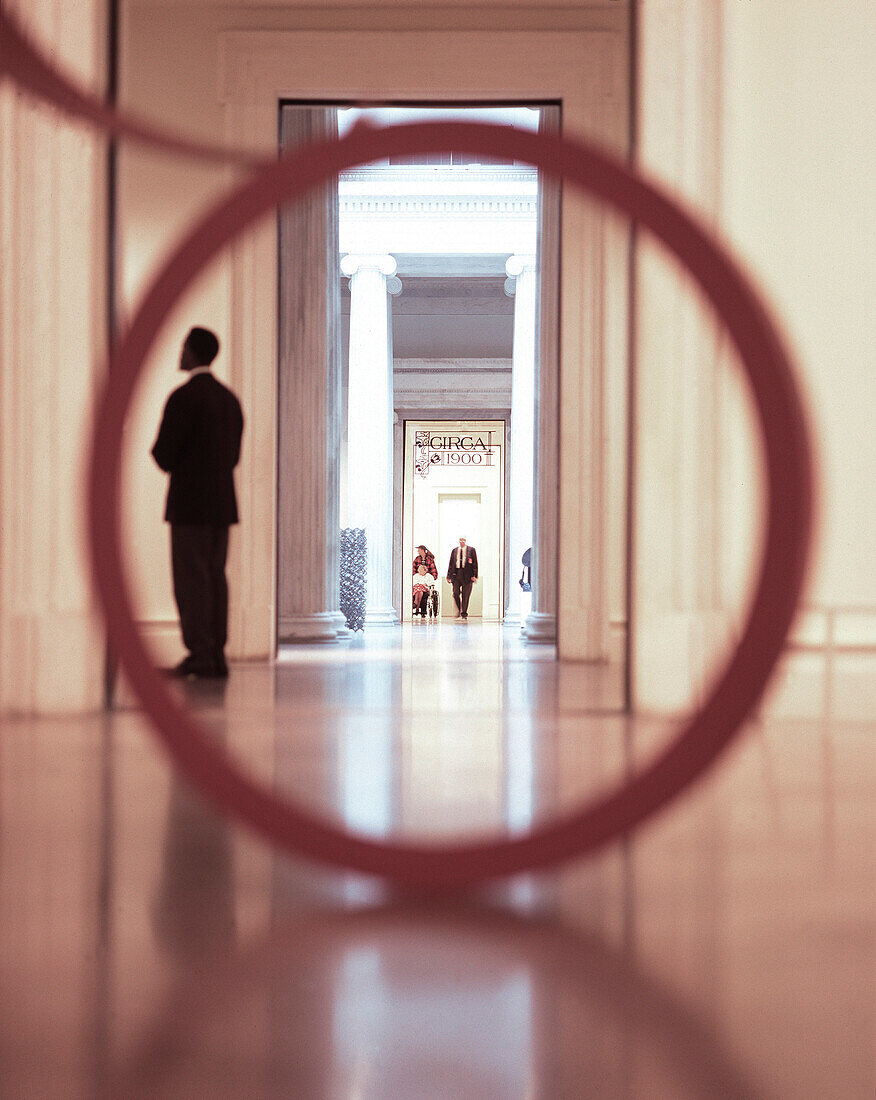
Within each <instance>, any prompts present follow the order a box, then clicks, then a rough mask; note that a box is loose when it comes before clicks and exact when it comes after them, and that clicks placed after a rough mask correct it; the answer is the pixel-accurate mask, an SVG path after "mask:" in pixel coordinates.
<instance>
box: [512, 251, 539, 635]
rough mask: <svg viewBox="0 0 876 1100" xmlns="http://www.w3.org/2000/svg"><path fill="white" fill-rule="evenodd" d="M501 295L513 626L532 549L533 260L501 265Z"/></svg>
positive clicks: (516, 259) (514, 258) (514, 259)
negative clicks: (508, 355) (509, 351)
mask: <svg viewBox="0 0 876 1100" xmlns="http://www.w3.org/2000/svg"><path fill="white" fill-rule="evenodd" d="M505 270H506V272H507V273H508V280H507V282H506V284H505V287H506V291H507V292H508V293H513V294H514V360H513V367H512V374H511V479H510V481H511V484H510V488H509V493H510V497H511V500H510V507H509V515H508V521H509V522H508V541H509V543H510V547H511V552H510V560H511V576H510V577H509V584H508V606H507V607H506V609H505V622H506V623H519V622H520V611H521V603H522V600H521V597H522V595H523V593H522V590H521V588H520V585H519V584H518V583H517V581H518V578H519V575H520V571H521V569H522V565H521V559H522V557H523V554H524V552H525V551H526V550H528V549H529V547H530V546H532V487H533V459H534V454H533V433H534V416H535V414H534V409H533V404H534V399H535V256H512V257H511V259H510V260H509V261H508V263H507V264H506V265H505Z"/></svg>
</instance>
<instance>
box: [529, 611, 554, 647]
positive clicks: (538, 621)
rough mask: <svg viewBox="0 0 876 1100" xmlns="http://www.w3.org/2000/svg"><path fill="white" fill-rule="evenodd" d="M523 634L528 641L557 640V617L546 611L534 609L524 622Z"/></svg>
mask: <svg viewBox="0 0 876 1100" xmlns="http://www.w3.org/2000/svg"><path fill="white" fill-rule="evenodd" d="M522 629H523V636H524V637H525V638H526V640H527V641H528V642H555V641H556V640H557V617H556V615H551V614H548V612H546V611H533V612H532V613H531V614H530V615H528V616H527V617H526V621H525V622H524V623H523V627H522Z"/></svg>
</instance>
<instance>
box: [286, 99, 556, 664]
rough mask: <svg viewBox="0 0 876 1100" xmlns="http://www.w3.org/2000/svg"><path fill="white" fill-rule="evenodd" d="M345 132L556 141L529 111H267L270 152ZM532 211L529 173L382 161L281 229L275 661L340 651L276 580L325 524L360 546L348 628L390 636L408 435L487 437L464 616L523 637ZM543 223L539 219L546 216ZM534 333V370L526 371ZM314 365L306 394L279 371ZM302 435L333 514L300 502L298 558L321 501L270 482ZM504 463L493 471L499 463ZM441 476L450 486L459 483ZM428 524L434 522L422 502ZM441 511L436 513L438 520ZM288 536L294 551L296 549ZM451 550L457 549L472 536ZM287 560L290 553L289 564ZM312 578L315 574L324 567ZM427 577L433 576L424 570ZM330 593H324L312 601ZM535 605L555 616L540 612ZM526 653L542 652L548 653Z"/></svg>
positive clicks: (532, 382)
mask: <svg viewBox="0 0 876 1100" xmlns="http://www.w3.org/2000/svg"><path fill="white" fill-rule="evenodd" d="M363 114H367V115H368V118H369V121H371V122H374V123H378V124H379V123H392V122H399V121H408V120H411V119H415V118H423V119H430V120H431V119H437V118H441V119H445V118H447V117H451V118H467V119H477V120H481V121H491V122H497V123H501V124H504V125H512V126H517V127H520V128H522V129H528V130H530V131H536V130H538V129H539V128H543V127H544V124H545V119H546V118H547V119H548V121H549V122H550V121H552V123H553V124H554V125H558V121H559V116H558V109H557V108H556V107H552V106H545V105H541V106H537V105H530V104H525V105H522V104H518V105H507V104H503V105H486V104H479V105H477V106H473V105H471V106H467V107H462V106H447V105H444V106H441V107H437V106H418V107H412V106H387V107H384V108H371V109H369V110H368V111H367V112H363V111H361V110H359V109H354V108H344V107H337V106H331V105H328V106H316V105H302V104H287V105H284V106H283V107H282V110H281V135H282V143H283V148H284V150H286V149H289V148H291V147H292V146H294V145H295V144H297V143H299V142H300V141H302V140H308V139H312V138H313V137H318V136H325V135H326V134H328V135H331V134H332V133H343V132H344V131H345V130H346V129H348V128H349V127H350V126H352V125H354V124H355V123H356V122H357V121H358V120H359V119H360V118H361V117H362V116H363ZM540 192H541V188H540V183H539V174H538V172H537V170H536V169H534V168H533V167H532V166H530V165H526V164H522V163H515V162H513V161H511V162H507V163H497V162H496V161H494V160H488V159H484V160H481V159H479V158H478V157H476V156H472V155H467V156H458V155H457V154H455V153H452V152H448V153H444V154H436V155H435V156H427V157H420V158H416V159H411V158H405V157H399V158H393V159H391V160H387V161H386V162H376V163H373V164H369V165H367V166H363V167H361V168H357V169H355V170H353V171H350V172H346V173H344V174H342V176H341V178H340V181H339V186H338V191H337V193H336V194H335V193H331V194H330V193H329V192H328V189H326V191H325V193H323V194H321V195H319V196H318V197H317V198H316V199H315V201H314V202H312V203H311V205H310V209H308V208H307V205H306V204H301V203H299V204H296V208H295V209H294V210H292V211H284V213H283V215H282V216H281V223H280V230H281V233H280V256H281V269H280V280H281V293H280V304H281V308H280V332H281V339H280V350H281V370H280V424H279V433H280V470H279V493H278V505H279V522H278V554H277V562H278V585H277V587H278V595H279V599H278V638H279V640H280V642H281V644H282V643H284V642H294V641H299V640H302V641H310V640H314V639H316V638H319V639H321V640H330V639H331V638H333V637H338V636H342V634H343V630H342V628H340V627H339V624H338V622H337V619H336V618H332V617H331V611H332V609H331V608H328V607H318V606H315V605H313V606H304V604H305V603H306V602H307V601H310V603H311V604H313V603H314V601H313V598H314V596H316V595H317V592H316V591H315V590H314V588H313V587H308V590H307V591H306V592H305V591H304V590H303V585H302V584H301V582H300V581H296V579H295V576H294V569H295V567H296V562H298V561H299V560H301V556H302V554H306V555H307V557H308V560H310V561H313V559H314V557H315V556H316V555H317V554H318V545H317V544H318V541H319V538H320V537H321V535H322V533H323V532H325V533H326V536H327V538H328V539H329V540H330V539H331V521H330V520H329V519H328V517H329V515H330V514H331V513H332V512H333V510H334V508H335V507H337V515H338V520H337V524H338V528H339V529H340V528H360V529H364V530H365V532H366V541H367V575H366V583H365V585H364V587H365V590H366V592H367V601H368V604H367V612H366V628H367V627H377V626H383V625H391V624H392V623H393V622H399V621H405V620H407V619H409V617H410V587H411V581H410V572H411V571H410V561H411V559H412V556H413V555H412V554H410V553H409V550H410V549H411V547H410V546H409V545H408V544H409V543H410V542H411V539H412V538H417V535H416V534H414V533H413V532H412V531H411V530H407V529H405V524H406V522H408V523H409V521H410V516H408V520H407V521H405V519H404V515H405V509H406V507H407V503H408V502H407V488H406V486H407V484H408V478H407V476H406V474H405V464H406V463H407V461H408V457H409V456H408V448H407V446H406V445H405V442H404V434H405V424H406V423H407V424H410V423H412V422H413V421H415V420H416V421H417V422H421V423H423V424H424V425H426V424H429V425H431V426H432V428H433V429H435V430H437V429H438V428H439V427H440V426H441V424H442V423H443V425H444V426H445V427H446V428H448V431H450V430H451V429H452V428H453V427H454V425H456V426H460V425H466V424H469V425H470V424H477V425H484V424H486V423H487V422H489V423H490V427H489V429H487V430H488V431H490V432H492V433H493V435H494V437H495V440H494V442H495V447H496V451H495V453H496V456H498V463H497V465H496V466H495V467H493V469H492V473H491V478H492V479H493V481H495V478H497V477H498V478H500V479H501V482H500V483H498V482H497V483H496V484H493V481H491V483H490V485H489V486H488V487H485V486H475V487H474V489H472V491H473V492H476V493H481V504H482V507H483V508H484V509H486V512H489V514H490V516H491V519H490V522H489V523H488V524H485V525H484V526H483V527H482V528H481V532H480V533H479V535H478V537H479V539H480V540H481V541H482V547H481V551H482V553H481V557H482V559H483V558H484V556H485V557H486V560H487V562H488V565H487V570H488V578H489V584H488V585H487V586H486V587H482V588H481V589H480V591H479V592H478V593H477V595H476V596H475V600H476V606H478V607H480V609H481V612H482V614H483V617H484V618H486V619H488V620H491V621H494V622H501V621H505V622H506V623H513V625H514V626H515V627H516V628H520V627H521V626H522V624H523V621H524V619H525V615H522V614H521V610H522V605H521V599H520V596H521V592H520V589H519V587H518V586H517V585H516V584H515V585H510V584H509V583H508V578H509V576H510V573H511V572H512V571H514V569H515V567H516V566H517V565H518V564H519V561H520V559H521V558H522V555H523V554H524V552H526V551H528V550H530V548H531V547H533V545H534V543H535V542H536V541H537V540H535V538H534V521H535V513H536V508H535V507H534V506H535V505H536V503H537V502H538V501H539V497H540V498H541V499H540V504H541V508H542V511H543V512H545V511H547V512H550V513H552V518H551V521H550V522H548V523H546V524H545V523H543V524H542V534H543V543H542V544H541V545H540V547H539V548H540V549H541V551H542V566H543V569H542V571H541V580H542V593H543V594H545V595H546V594H547V593H548V591H549V589H550V587H551V585H552V584H553V585H555V581H556V569H555V566H554V567H552V563H553V560H554V559H555V557H556V546H555V540H556V529H557V523H556V488H555V484H556V480H555V479H556V469H555V468H554V466H553V463H551V464H550V466H547V465H546V464H544V463H541V464H540V463H539V460H538V457H537V454H536V448H537V436H538V427H539V426H538V424H537V423H536V408H535V404H536V397H537V389H538V377H537V376H538V373H539V371H541V372H543V373H544V374H545V375H548V376H551V377H550V382H551V385H550V386H549V387H548V390H549V391H550V392H551V393H552V394H553V395H554V396H553V406H552V407H551V406H550V404H549V403H548V402H545V401H542V409H541V414H542V417H543V419H552V420H553V423H552V425H551V428H552V433H553V435H554V438H555V437H556V431H557V427H556V416H557V410H556V404H555V401H556V398H555V394H556V342H557V325H558V318H557V312H558V299H557V296H556V293H554V294H553V296H552V298H551V300H550V302H549V304H548V306H547V308H544V303H542V306H543V308H542V310H541V315H540V314H539V287H538V283H539V264H540V263H541V265H542V266H545V265H547V266H550V265H553V266H556V264H557V259H558V256H557V254H558V227H557V225H554V226H553V233H552V234H551V235H550V240H549V241H548V242H547V243H548V248H547V251H546V250H545V242H544V241H543V240H541V239H540V228H541V227H540V219H539V215H540V212H541V206H542V201H541V195H540ZM554 215H555V216H557V217H558V207H555V208H554ZM314 241H315V242H316V249H317V250H318V255H316V254H315V250H314ZM333 242H334V245H333ZM302 244H303V245H304V250H305V251H307V256H306V257H305V258H303V257H302ZM540 252H541V254H540ZM334 257H336V260H334ZM303 260H304V262H303ZM333 261H334V262H333ZM304 272H306V275H305V274H304ZM555 282H556V280H554V283H555ZM338 318H339V321H340V324H339V325H338V324H337V319H338ZM539 328H540V329H541V330H542V334H543V336H544V341H543V343H544V346H545V347H550V348H551V354H550V355H547V356H546V355H544V354H541V355H539V350H540V349H539V348H538V347H537V346H536V333H537V330H538V329H539ZM308 330H311V332H310V333H308ZM315 357H316V358H317V359H319V357H324V361H325V364H326V376H327V378H328V382H327V384H326V386H325V387H324V390H323V391H321V392H319V393H316V394H314V393H313V392H312V389H310V390H308V388H307V387H308V383H307V380H306V379H303V378H302V376H301V371H300V370H296V369H295V365H296V364H300V363H301V362H302V361H306V362H309V363H312V362H313V360H314V358H315ZM314 398H315V399H314ZM334 401H339V410H338V409H333V408H332V405H333V402H334ZM320 417H325V418H326V420H327V421H330V422H331V426H330V429H329V430H328V432H327V434H326V437H325V438H323V437H321V436H320V434H319V428H318V427H316V428H315V427H314V423H315V420H319V419H320ZM314 431H316V434H317V436H319V438H317V440H316V442H317V446H316V448H311V456H312V457H311V460H313V456H314V455H315V456H316V460H317V465H319V466H321V467H322V469H323V470H324V471H325V472H326V475H328V474H329V471H330V467H331V463H332V458H333V456H332V454H331V447H332V443H331V438H332V437H333V436H334V433H337V435H336V438H337V448H338V450H337V459H338V461H337V468H338V470H337V478H338V482H337V504H336V505H335V502H334V500H332V499H330V497H331V493H329V494H328V495H327V496H326V497H325V499H324V501H322V502H321V501H319V500H318V501H317V511H318V510H319V506H320V504H322V505H323V507H324V509H325V514H326V520H327V522H326V523H325V524H323V523H322V518H321V517H320V522H319V523H318V524H317V525H316V528H317V529H316V541H314V524H312V523H309V522H308V521H307V519H306V518H304V517H302V505H303V506H304V507H307V508H311V509H312V508H313V504H314V499H315V494H314V492H313V489H314V487H316V488H317V490H318V493H317V495H322V492H323V487H322V485H319V486H316V485H315V483H316V479H315V477H314V476H312V475H311V479H310V480H311V487H310V490H307V489H304V488H302V489H301V490H298V489H296V488H295V487H294V483H295V481H296V479H297V480H300V478H301V475H302V468H301V463H300V458H298V457H296V458H295V459H294V461H286V462H285V465H284V456H285V455H286V453H287V450H288V448H286V447H284V435H288V437H289V438H290V439H292V440H293V441H294V444H295V450H296V453H297V454H298V455H300V445H301V436H302V434H304V435H307V436H311V437H313V433H314ZM457 434H458V433H457ZM436 438H437V436H436ZM509 452H510V454H511V455H512V458H511V460H510V462H508V463H506V461H505V457H506V454H508V453H509ZM489 453H492V452H489ZM437 454H438V452H437V451H436V457H437ZM445 470H448V471H450V472H451V473H452V474H454V475H456V474H459V473H460V472H465V471H464V468H463V467H462V466H460V468H459V469H458V470H456V471H453V470H452V469H451V467H449V466H447V467H445ZM305 472H306V471H305ZM540 475H541V478H542V480H544V481H545V483H546V485H548V484H549V483H550V481H551V479H553V487H550V488H546V489H545V491H544V492H540V488H541V486H540V483H539V476H540ZM451 482H452V478H451ZM290 483H291V484H292V485H293V491H292V492H291V493H290V492H288V491H287V486H289V485H290ZM443 491H444V492H445V493H451V495H452V493H454V492H463V491H468V489H467V488H466V486H465V485H455V484H453V483H451V484H449V485H448V486H445V487H444V489H443ZM448 499H449V498H448ZM431 506H434V508H436V509H438V505H437V498H436V501H435V502H433V505H431ZM449 507H450V505H449V504H446V505H445V506H444V508H443V509H438V511H440V512H441V513H442V514H443V515H444V516H445V517H446V516H448V515H449V512H448V510H447V509H448V508H449ZM421 509H422V505H421ZM486 512H485V514H486ZM437 515H438V512H436V517H437ZM302 520H303V522H302ZM434 522H435V523H437V522H438V521H437V519H436V520H435V521H434ZM448 522H449V520H448ZM430 523H432V521H430ZM458 523H459V521H456V524H457V526H458ZM296 529H299V530H300V529H304V530H305V531H306V532H307V535H306V536H305V538H304V539H302V536H301V535H300V534H297V533H296ZM458 533H459V532H458ZM435 538H437V531H436V533H435V535H434V536H433V541H434V539H435ZM468 538H469V542H470V544H474V543H473V542H472V533H471V532H469V533H468ZM484 539H486V542H483V540H484ZM552 540H553V542H552ZM455 541H456V538H454V542H455ZM296 542H302V543H303V544H304V545H302V548H301V553H299V552H296V549H295V546H296ZM449 551H450V547H449V546H447V547H444V546H442V547H441V548H440V550H439V551H438V553H439V556H443V557H446V556H449ZM326 558H327V560H329V561H331V559H332V551H331V548H329V547H327V548H326ZM445 564H446V563H445V562H443V561H442V562H440V564H439V569H443V568H444V565H445ZM320 572H321V569H320ZM515 576H516V574H515ZM330 584H331V579H330V577H327V578H326V583H325V586H324V588H325V591H324V593H323V597H322V598H323V600H325V598H327V597H328V595H329V592H328V589H329V586H330ZM316 587H317V589H318V588H319V585H318V584H317V586H316ZM296 589H297V592H296ZM447 596H448V597H449V589H448V593H447ZM545 602H546V603H547V604H551V603H553V605H554V608H555V596H553V597H552V598H547V599H546V600H545ZM292 605H297V606H292ZM443 606H444V607H445V609H447V608H448V607H452V606H453V604H452V600H450V599H445V600H444V601H443ZM527 610H528V608H527ZM554 615H555V612H554ZM554 629H555V624H554ZM544 640H547V641H552V640H553V638H552V637H551V635H550V634H547V636H546V637H545V638H544Z"/></svg>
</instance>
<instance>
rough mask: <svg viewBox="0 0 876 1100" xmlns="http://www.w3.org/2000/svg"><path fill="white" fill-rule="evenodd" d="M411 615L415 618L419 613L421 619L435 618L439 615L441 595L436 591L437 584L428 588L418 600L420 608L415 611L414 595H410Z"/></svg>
mask: <svg viewBox="0 0 876 1100" xmlns="http://www.w3.org/2000/svg"><path fill="white" fill-rule="evenodd" d="M411 615H412V617H413V618H415V619H416V618H417V616H418V615H419V616H420V617H421V618H423V619H437V618H439V617H440V615H441V596H440V595H439V593H438V584H437V583H436V584H435V585H434V587H432V588H430V589H429V591H428V592H427V593H426V595H425V596H424V597H423V598H422V600H421V601H420V610H419V611H417V609H416V607H415V606H414V597H413V595H411Z"/></svg>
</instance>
